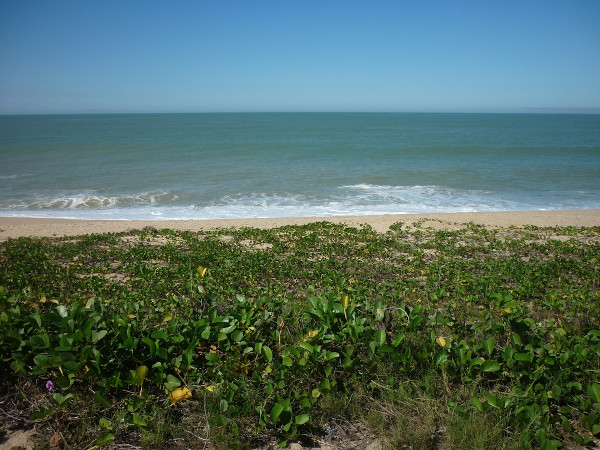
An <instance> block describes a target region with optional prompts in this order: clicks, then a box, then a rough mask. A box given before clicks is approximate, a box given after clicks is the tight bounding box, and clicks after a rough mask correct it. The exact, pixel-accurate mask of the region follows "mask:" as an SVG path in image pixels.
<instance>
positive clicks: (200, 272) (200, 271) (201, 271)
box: [196, 266, 208, 278]
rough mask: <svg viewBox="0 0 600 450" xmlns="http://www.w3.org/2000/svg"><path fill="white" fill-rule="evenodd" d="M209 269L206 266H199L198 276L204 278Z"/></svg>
mask: <svg viewBox="0 0 600 450" xmlns="http://www.w3.org/2000/svg"><path fill="white" fill-rule="evenodd" d="M207 270H208V269H207V268H206V267H202V266H198V268H197V269H196V272H198V276H199V277H200V278H204V275H205V274H206V271H207Z"/></svg>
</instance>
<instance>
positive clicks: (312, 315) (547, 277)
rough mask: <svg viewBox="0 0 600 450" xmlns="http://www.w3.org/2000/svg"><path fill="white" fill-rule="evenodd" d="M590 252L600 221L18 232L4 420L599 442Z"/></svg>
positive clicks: (59, 432) (4, 273)
mask: <svg viewBox="0 0 600 450" xmlns="http://www.w3.org/2000/svg"><path fill="white" fill-rule="evenodd" d="M599 260H600V227H593V228H572V227H568V228H537V227H523V228H517V227H513V228H502V229H494V228H490V227H483V226H478V225H475V224H472V223H471V224H465V225H463V226H459V227H453V228H452V227H450V228H449V229H446V230H440V229H437V228H434V227H428V226H426V225H425V224H423V223H420V222H417V223H413V224H400V223H398V224H395V225H394V226H392V227H391V229H390V231H389V232H387V233H385V234H382V233H376V232H375V231H373V229H372V228H370V227H369V226H363V227H360V228H351V227H346V226H343V225H334V224H331V223H327V222H320V223H315V224H311V225H304V226H287V227H282V228H277V229H272V230H262V229H254V228H241V229H222V230H216V231H206V232H200V233H191V232H175V231H170V230H155V229H152V228H148V229H143V230H132V231H130V232H128V233H118V234H96V235H85V236H73V237H69V238H52V239H50V238H40V239H33V238H20V239H12V240H8V241H6V242H3V243H1V244H0V360H1V362H0V380H1V381H0V406H1V408H0V417H2V418H1V420H0V422H4V424H5V425H4V430H6V429H8V428H9V427H23V428H27V427H31V426H34V427H35V429H36V431H37V433H38V434H37V435H36V436H37V441H36V443H37V445H38V446H39V447H40V448H44V447H46V448H61V447H72V448H92V447H95V446H106V447H109V448H110V447H112V448H124V446H127V447H128V448H131V447H132V446H135V447H143V448H167V447H169V448H265V447H268V446H270V445H274V446H276V445H281V446H285V445H286V444H289V443H291V442H294V441H298V442H301V443H303V444H304V445H306V446H310V445H316V444H317V443H318V442H325V441H327V440H328V439H329V440H330V441H331V440H333V439H336V437H335V436H339V433H340V431H344V433H345V434H346V435H347V436H349V439H350V440H349V441H347V442H345V443H344V444H343V445H344V446H345V447H349V446H350V445H352V443H353V442H354V445H355V446H357V447H360V446H362V445H365V442H366V441H364V440H363V441H361V440H360V439H362V438H364V437H365V436H367V437H370V438H372V439H376V442H377V443H378V444H379V445H381V446H382V447H383V448H403V447H405V448H559V447H562V446H564V447H570V448H576V447H577V446H581V447H583V446H592V445H594V443H595V442H596V443H597V442H598V438H599V437H600V420H599V416H600V290H599V283H600V279H599V276H598V268H599V267H600V263H599ZM352 430H361V432H360V433H362V434H360V433H354V435H352ZM359 434H360V436H359ZM361 436H362V437H361Z"/></svg>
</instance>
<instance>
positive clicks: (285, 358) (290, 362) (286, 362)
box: [281, 356, 294, 367]
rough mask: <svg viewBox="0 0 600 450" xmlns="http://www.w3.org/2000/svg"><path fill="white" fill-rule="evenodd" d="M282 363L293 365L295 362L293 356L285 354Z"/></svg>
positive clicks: (287, 365) (288, 365)
mask: <svg viewBox="0 0 600 450" xmlns="http://www.w3.org/2000/svg"><path fill="white" fill-rule="evenodd" d="M281 363H282V364H283V365H284V366H286V367H292V365H293V364H294V362H293V361H292V358H290V357H289V356H284V357H283V359H282V361H281Z"/></svg>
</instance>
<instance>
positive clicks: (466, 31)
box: [0, 0, 600, 114]
mask: <svg viewBox="0 0 600 450" xmlns="http://www.w3.org/2000/svg"><path fill="white" fill-rule="evenodd" d="M266 111H274V112H279V111H343V112H345V111H357V112H359V111H381V112H388V111H389V112H396V111H397V112H495V111H498V112H521V111H536V112H538V111H541V112H544V111H551V112H552V111H573V112H600V1H598V0H560V1H556V0H540V1H537V0H494V1H491V0H490V1H487V0H473V1H470V0H454V1H449V0H424V1H412V0H410V1H409V0H394V1H386V0H380V1H352V0H344V1H329V0H320V1H317V0H315V1H312V0H294V1H284V0H278V1H269V0H265V1H231V0H223V1H208V0H206V1H201V0H197V1H184V0H181V1H177V2H164V1H160V2H159V1H153V0H145V1H138V0H127V1H123V0H119V1H112V0H103V1H93V0H86V1H80V0H76V1H75V0H74V1H67V0H56V1H47V0H40V1H35V0H0V114H46V113H111V112H125V113H129V112H138V113H148V112H266Z"/></svg>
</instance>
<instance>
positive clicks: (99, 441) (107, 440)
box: [96, 433, 115, 445]
mask: <svg viewBox="0 0 600 450" xmlns="http://www.w3.org/2000/svg"><path fill="white" fill-rule="evenodd" d="M114 440H115V435H114V434H112V433H106V434H105V435H104V436H100V437H99V438H98V439H96V445H104V444H109V443H111V442H112V441H114Z"/></svg>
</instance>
